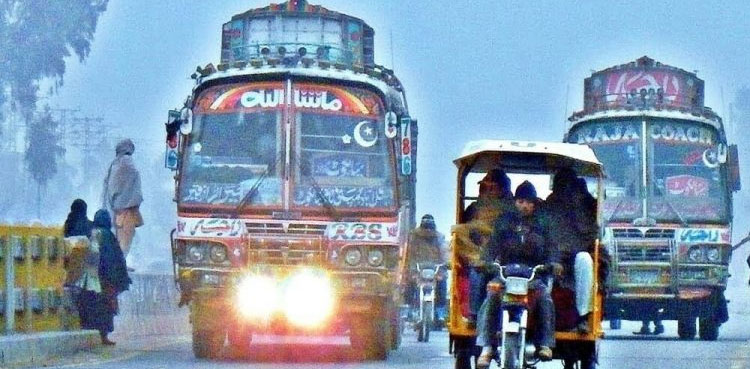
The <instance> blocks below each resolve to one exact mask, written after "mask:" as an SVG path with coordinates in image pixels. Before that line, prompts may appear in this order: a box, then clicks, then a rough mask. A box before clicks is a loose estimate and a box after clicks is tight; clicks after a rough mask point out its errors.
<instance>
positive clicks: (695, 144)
mask: <svg viewBox="0 0 750 369" xmlns="http://www.w3.org/2000/svg"><path fill="white" fill-rule="evenodd" d="M648 140H649V149H650V150H651V152H652V153H653V154H652V156H653V161H652V162H653V168H652V170H651V173H650V174H651V178H653V179H654V180H653V181H651V183H650V186H649V198H650V205H649V216H650V217H652V218H654V219H656V220H657V221H673V222H677V221H679V222H682V223H685V222H695V221H710V222H718V221H723V220H726V218H727V211H728V209H727V191H728V188H727V184H726V178H725V177H724V176H723V175H722V170H721V166H720V164H719V155H720V153H719V151H718V147H719V145H718V142H717V137H716V132H715V130H714V129H712V128H707V127H704V126H703V125H701V124H697V123H687V122H684V121H673V120H661V121H659V120H655V121H652V122H650V125H649V135H648Z"/></svg>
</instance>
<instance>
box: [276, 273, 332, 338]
mask: <svg viewBox="0 0 750 369" xmlns="http://www.w3.org/2000/svg"><path fill="white" fill-rule="evenodd" d="M333 305H334V293H333V288H332V287H331V282H330V280H329V279H328V277H327V276H325V275H324V274H318V273H313V272H310V271H305V272H301V273H299V274H297V275H295V276H293V277H291V278H290V279H289V282H288V284H287V286H286V289H285V293H284V305H283V309H284V314H285V315H286V317H287V319H289V321H290V322H291V323H293V324H294V325H297V326H301V327H307V328H314V327H318V326H320V325H321V324H322V323H324V322H325V321H326V320H328V318H330V316H331V314H332V313H333Z"/></svg>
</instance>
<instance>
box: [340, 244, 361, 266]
mask: <svg viewBox="0 0 750 369" xmlns="http://www.w3.org/2000/svg"><path fill="white" fill-rule="evenodd" d="M344 261H346V263H347V264H349V265H350V266H357V265H359V263H360V262H361V261H362V251H359V249H358V248H354V247H353V248H350V249H348V250H346V253H345V254H344Z"/></svg>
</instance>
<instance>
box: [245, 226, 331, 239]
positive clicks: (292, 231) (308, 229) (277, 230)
mask: <svg viewBox="0 0 750 369" xmlns="http://www.w3.org/2000/svg"><path fill="white" fill-rule="evenodd" d="M245 227H246V229H247V233H248V235H250V236H256V235H302V236H321V237H322V236H324V235H325V233H326V225H325V224H308V223H289V224H288V225H287V226H286V227H285V226H284V224H283V223H246V224H245Z"/></svg>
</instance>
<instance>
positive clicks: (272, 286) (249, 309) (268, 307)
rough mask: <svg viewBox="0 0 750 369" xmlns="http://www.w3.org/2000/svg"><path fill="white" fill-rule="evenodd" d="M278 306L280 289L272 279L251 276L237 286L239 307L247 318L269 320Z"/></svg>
mask: <svg viewBox="0 0 750 369" xmlns="http://www.w3.org/2000/svg"><path fill="white" fill-rule="evenodd" d="M278 304H279V292H278V288H277V287H276V282H275V281H274V280H273V279H272V278H270V277H266V276H262V275H250V276H247V277H245V278H244V279H243V280H242V281H240V283H239V284H238V285H237V307H238V308H239V311H240V312H241V313H242V314H243V315H244V316H245V317H247V318H255V319H268V318H270V316H271V314H273V313H274V312H275V311H276V310H277V309H278Z"/></svg>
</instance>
